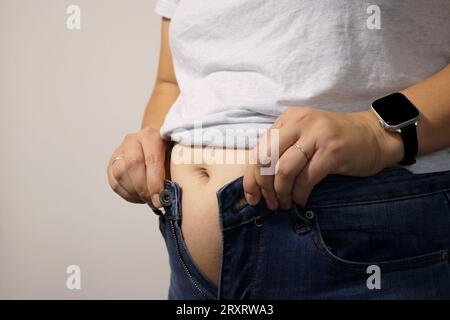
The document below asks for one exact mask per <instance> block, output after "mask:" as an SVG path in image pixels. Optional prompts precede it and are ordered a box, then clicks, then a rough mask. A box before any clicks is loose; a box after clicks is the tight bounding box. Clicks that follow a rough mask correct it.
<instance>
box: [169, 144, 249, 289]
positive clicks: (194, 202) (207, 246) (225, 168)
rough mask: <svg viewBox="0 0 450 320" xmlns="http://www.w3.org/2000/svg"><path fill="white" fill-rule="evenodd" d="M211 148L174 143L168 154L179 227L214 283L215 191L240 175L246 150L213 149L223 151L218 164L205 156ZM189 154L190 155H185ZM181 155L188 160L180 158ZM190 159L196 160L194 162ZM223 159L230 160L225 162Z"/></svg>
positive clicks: (217, 241)
mask: <svg viewBox="0 0 450 320" xmlns="http://www.w3.org/2000/svg"><path fill="white" fill-rule="evenodd" d="M211 151H213V149H211V148H201V147H188V146H183V145H180V144H176V145H175V146H174V147H173V149H172V153H171V161H170V175H171V180H172V181H175V182H177V183H178V184H179V185H180V187H181V190H182V199H181V201H182V204H181V207H182V214H183V220H182V224H181V229H182V231H183V236H184V239H185V242H186V245H187V247H188V249H189V252H190V254H191V256H192V258H193V259H194V260H195V262H196V263H197V265H198V266H199V268H200V269H201V270H202V271H203V273H204V274H205V276H206V277H208V278H209V280H210V281H211V282H213V283H214V284H216V285H217V284H218V282H219V260H220V250H221V249H220V244H221V232H220V225H219V209H218V204H217V198H216V192H217V191H218V190H219V189H220V188H221V187H222V186H224V185H225V184H226V183H228V182H230V181H232V180H234V179H236V178H238V177H240V176H243V175H244V171H245V166H246V163H248V154H249V150H247V149H214V151H216V153H215V154H216V156H217V155H218V152H220V151H222V152H223V157H220V158H222V159H224V160H223V162H222V163H217V161H215V163H212V162H211V161H209V160H208V159H211V157H210V156H209V157H207V155H208V154H211ZM214 151H213V152H214ZM189 154H190V155H191V157H186V156H187V155H189ZM202 156H203V157H202ZM205 156H206V157H205ZM181 158H182V159H184V160H189V159H190V160H191V161H181ZM218 158H219V156H217V157H215V158H214V159H216V160H217V159H218ZM193 159H197V160H200V161H196V162H195V163H194V161H192V160H193ZM226 159H228V160H229V159H234V160H231V161H228V162H225V160H226ZM237 159H239V161H238V160H237Z"/></svg>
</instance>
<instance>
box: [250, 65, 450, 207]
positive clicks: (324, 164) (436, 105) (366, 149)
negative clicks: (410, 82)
mask: <svg viewBox="0 0 450 320" xmlns="http://www.w3.org/2000/svg"><path fill="white" fill-rule="evenodd" d="M448 88H450V65H447V66H446V67H445V68H444V69H442V70H441V71H440V72H438V73H437V74H435V75H433V76H432V77H430V78H428V79H426V80H424V81H422V82H420V83H418V84H417V85H415V86H412V87H410V88H407V89H405V90H403V91H402V93H403V94H405V95H406V96H407V97H408V98H409V99H410V100H411V101H412V103H413V104H414V105H415V106H416V107H417V108H418V109H419V112H420V121H419V123H418V126H417V134H418V143H419V150H418V154H419V155H424V154H427V153H430V152H433V151H437V150H440V149H444V148H448V147H450V91H449V90H448ZM274 129H278V130H280V131H279V136H280V139H279V141H280V142H279V145H280V150H279V155H280V158H279V164H278V172H277V173H276V174H274V175H261V170H260V169H261V166H262V164H264V163H266V162H265V161H266V160H265V159H263V158H262V157H261V155H265V154H267V155H270V154H271V149H270V142H269V143H261V142H260V143H259V144H258V146H257V148H256V150H258V151H259V152H255V160H256V161H255V164H251V165H249V166H248V169H247V170H246V173H245V176H244V191H245V194H246V199H247V201H248V202H249V203H250V204H252V205H254V204H256V203H257V202H258V201H259V200H260V198H261V195H262V196H263V197H264V198H265V199H266V201H267V205H268V207H269V208H270V209H272V210H275V209H276V208H278V207H281V208H284V209H288V208H289V207H290V206H291V205H292V202H295V203H297V204H299V205H301V206H306V203H307V199H308V197H309V195H310V194H311V192H312V190H313V188H314V186H315V185H316V184H317V183H319V182H320V181H321V180H322V179H323V178H324V177H326V176H327V175H328V174H333V173H336V174H342V175H348V176H362V177H364V176H370V175H373V174H375V173H377V172H379V171H381V170H382V169H383V168H385V167H388V166H391V165H394V164H396V163H397V162H399V161H401V159H402V158H403V154H404V150H403V142H402V140H401V137H400V134H398V133H391V132H388V131H386V130H384V129H382V128H381V127H380V126H379V125H378V119H377V118H376V116H375V115H374V114H373V113H372V112H371V111H370V110H369V109H368V110H365V111H361V112H352V113H336V112H329V111H323V110H319V109H312V108H308V107H295V108H287V109H286V111H285V112H284V113H283V114H282V115H281V116H280V117H279V118H278V119H277V121H276V122H275V123H274V124H273V126H272V127H271V128H270V130H274ZM436 133H439V134H436ZM269 137H270V135H269ZM269 141H270V140H269ZM295 143H299V144H300V145H302V146H303V147H304V149H305V150H306V152H307V153H308V155H309V156H310V159H309V161H308V160H307V159H306V156H305V155H304V154H303V153H302V152H300V151H299V150H298V149H297V148H296V147H295V146H294V144H295Z"/></svg>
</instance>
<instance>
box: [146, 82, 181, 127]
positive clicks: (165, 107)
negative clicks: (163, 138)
mask: <svg viewBox="0 0 450 320" xmlns="http://www.w3.org/2000/svg"><path fill="white" fill-rule="evenodd" d="M179 93H180V90H179V88H178V85H177V84H175V83H171V82H157V84H156V85H155V88H154V89H153V93H152V95H151V97H150V99H149V101H148V104H147V107H146V108H145V112H144V116H143V119H142V124H141V128H154V129H157V130H159V129H160V128H161V126H162V124H163V122H164V119H165V117H166V115H167V112H169V109H170V107H171V106H172V104H173V103H174V102H175V100H176V99H177V97H178V94H179Z"/></svg>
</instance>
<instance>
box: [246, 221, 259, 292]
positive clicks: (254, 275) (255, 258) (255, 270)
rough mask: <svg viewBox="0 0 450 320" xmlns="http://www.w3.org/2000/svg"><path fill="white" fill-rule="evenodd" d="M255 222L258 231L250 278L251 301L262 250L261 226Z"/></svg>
mask: <svg viewBox="0 0 450 320" xmlns="http://www.w3.org/2000/svg"><path fill="white" fill-rule="evenodd" d="M256 221H257V220H255V230H256V232H255V233H256V241H255V243H256V245H255V257H254V258H253V270H252V275H251V278H250V282H249V290H250V293H249V299H252V295H253V290H254V286H255V282H256V274H257V269H258V261H259V256H260V250H261V232H262V230H261V228H262V226H261V225H257V224H256Z"/></svg>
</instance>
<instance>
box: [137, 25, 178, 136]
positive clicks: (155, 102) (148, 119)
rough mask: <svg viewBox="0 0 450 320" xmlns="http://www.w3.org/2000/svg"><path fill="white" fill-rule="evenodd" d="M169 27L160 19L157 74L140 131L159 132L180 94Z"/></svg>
mask: <svg viewBox="0 0 450 320" xmlns="http://www.w3.org/2000/svg"><path fill="white" fill-rule="evenodd" d="M169 26H170V20H169V19H166V18H162V25H161V47H160V55H159V65H158V73H157V77H156V81H155V86H154V89H153V93H152V95H151V97H150V100H149V102H148V104H147V108H146V109H145V112H144V117H143V119H142V125H141V128H142V129H143V128H154V129H158V130H159V128H160V127H161V125H162V123H163V121H164V118H165V117H166V114H167V112H168V111H169V109H170V107H171V106H172V104H173V103H174V102H175V100H176V98H177V97H178V94H179V93H180V90H179V88H178V83H177V80H176V78H175V72H174V69H173V62H172V54H171V51H170V47H169Z"/></svg>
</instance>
